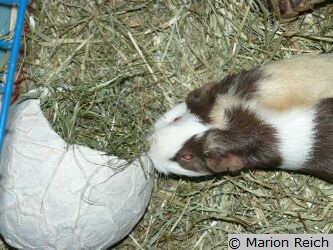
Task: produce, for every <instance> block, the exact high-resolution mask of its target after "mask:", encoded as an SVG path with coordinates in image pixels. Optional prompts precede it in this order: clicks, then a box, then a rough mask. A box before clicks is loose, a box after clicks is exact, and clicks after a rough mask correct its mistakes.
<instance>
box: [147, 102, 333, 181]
mask: <svg viewBox="0 0 333 250" xmlns="http://www.w3.org/2000/svg"><path fill="white" fill-rule="evenodd" d="M226 117H227V120H228V125H227V127H226V128H224V129H218V128H207V127H205V128H204V129H202V130H201V129H199V131H200V132H198V133H197V134H195V135H192V133H190V134H187V135H186V136H184V137H182V139H181V140H179V141H178V142H177V148H173V150H172V151H170V149H169V148H170V145H175V143H174V142H173V140H172V143H171V144H170V143H166V144H164V145H163V146H164V147H165V148H161V145H158V144H156V145H155V146H156V148H155V149H154V151H156V149H157V148H159V150H169V151H168V155H167V154H164V155H160V157H162V158H163V160H161V159H158V158H154V159H153V162H154V164H155V166H156V167H157V169H158V170H159V171H161V172H164V173H174V174H180V175H187V176H197V175H212V174H219V173H223V172H235V171H240V170H244V169H254V168H264V169H277V168H281V169H287V170H291V171H296V172H301V173H307V174H311V175H313V176H317V177H319V178H321V179H325V180H326V181H328V182H332V183H333V166H332V164H333V98H328V99H324V100H321V101H319V102H318V103H317V104H315V105H314V106H313V107H311V108H295V109H291V110H289V111H286V112H273V113H272V111H271V110H267V109H264V108H263V109H260V108H259V109H258V108H256V109H252V108H251V107H242V106H234V107H232V108H229V109H228V110H227V111H226ZM191 119H193V121H194V120H196V119H194V118H191ZM191 122H192V121H191ZM191 122H189V123H187V126H192V124H191ZM199 123H200V122H199ZM184 124H186V122H184ZM187 128H188V127H187ZM174 129H175V130H177V129H180V130H179V131H178V136H179V135H180V134H182V133H184V132H185V131H186V127H182V126H180V127H174ZM168 132H172V133H175V131H171V130H167V132H166V134H165V135H161V134H159V135H158V136H157V137H159V136H162V138H164V136H170V134H169V133H168ZM193 132H194V133H195V132H196V131H194V130H193ZM191 135H192V136H191ZM185 138H187V139H186V140H184V139H185ZM177 139H178V138H177ZM153 154H154V152H152V155H153ZM184 155H187V156H188V155H192V157H185V159H184V157H183V156H184ZM161 163H162V164H161Z"/></svg>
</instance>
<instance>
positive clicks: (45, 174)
mask: <svg viewBox="0 0 333 250" xmlns="http://www.w3.org/2000/svg"><path fill="white" fill-rule="evenodd" d="M8 128H9V129H8V132H7V137H6V141H5V145H4V149H3V153H2V158H1V165H0V176H1V179H0V230H1V234H2V235H3V237H4V239H5V240H6V241H7V242H8V243H9V244H10V245H12V246H14V247H16V248H20V249H43V250H44V249H71V250H72V249H73V250H75V249H105V248H107V247H109V246H111V245H113V244H115V243H116V242H118V241H119V240H120V239H122V238H123V237H125V236H126V235H127V234H128V233H129V232H130V231H131V230H132V229H133V227H134V226H135V224H136V223H137V222H138V220H139V219H140V218H141V216H142V215H143V213H144V211H145V209H146V206H147V204H148V201H149V198H150V194H151V190H152V179H151V171H152V167H151V163H150V161H149V159H148V158H147V157H142V158H141V159H140V161H139V160H137V161H135V162H134V163H133V164H131V165H130V166H128V167H126V168H125V169H124V170H123V171H116V170H115V169H117V168H116V166H118V164H124V161H123V160H119V159H117V158H116V157H114V156H106V155H105V154H104V153H103V152H99V151H96V150H92V149H90V148H87V147H83V146H79V145H70V146H68V145H67V144H66V143H65V142H64V140H63V139H62V138H60V137H59V135H57V134H56V133H55V132H54V130H52V128H51V127H50V125H49V123H48V121H47V120H46V119H45V117H44V115H43V113H42V112H41V110H40V107H39V101H37V100H29V101H25V102H23V103H21V104H19V105H16V106H14V107H13V108H12V110H11V116H10V119H9V125H8ZM118 170H119V168H118Z"/></svg>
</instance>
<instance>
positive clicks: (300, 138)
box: [264, 109, 315, 170]
mask: <svg viewBox="0 0 333 250" xmlns="http://www.w3.org/2000/svg"><path fill="white" fill-rule="evenodd" d="M264 113H266V112H264ZM264 116H265V120H267V121H268V122H270V123H271V124H272V125H273V126H274V127H275V128H276V129H277V132H278V139H279V151H280V154H281V156H282V164H281V166H280V168H283V169H288V170H297V169H300V168H302V166H303V164H304V163H305V162H306V161H307V160H308V159H309V158H310V157H311V154H312V148H313V145H314V142H315V122H314V119H315V110H313V109H293V110H291V111H287V112H283V113H277V112H276V113H272V112H269V113H267V114H266V115H264Z"/></svg>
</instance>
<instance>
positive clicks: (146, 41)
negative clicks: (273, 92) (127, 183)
mask: <svg viewBox="0 0 333 250" xmlns="http://www.w3.org/2000/svg"><path fill="white" fill-rule="evenodd" d="M33 16H34V20H35V24H34V23H32V22H30V33H29V35H28V36H27V37H26V38H27V39H26V42H25V46H26V51H27V54H26V56H25V57H24V59H23V60H22V64H23V65H24V67H25V69H26V70H27V71H28V73H29V78H28V80H27V89H26V91H28V90H29V89H32V88H36V87H43V88H47V89H48V91H49V93H50V95H49V96H48V97H46V98H44V99H43V101H42V108H43V110H44V112H45V114H46V116H47V117H48V119H49V121H50V122H51V124H52V125H53V127H54V129H55V130H56V131H57V132H58V133H59V134H61V135H62V136H63V138H65V140H66V141H68V142H69V143H74V142H75V143H79V144H83V145H87V146H90V147H92V148H95V149H98V150H103V151H105V152H106V153H107V154H113V155H117V156H119V157H121V158H124V159H127V160H129V161H131V160H132V159H133V158H135V157H136V156H137V155H139V154H141V153H142V152H143V151H145V150H146V149H147V142H146V138H147V135H148V134H149V133H150V132H151V127H152V123H153V122H154V120H155V119H156V118H157V117H158V116H159V115H160V114H161V113H163V112H164V111H165V110H167V109H168V108H170V107H171V106H172V105H174V104H175V103H177V102H179V101H182V100H183V99H184V98H185V96H186V94H187V92H189V91H190V90H191V89H193V88H195V87H198V86H200V85H201V84H203V83H204V82H206V81H209V80H214V79H219V78H222V77H224V76H225V75H226V74H228V73H232V72H236V71H237V70H240V69H250V68H252V67H255V66H260V65H262V64H264V63H266V62H269V61H271V60H279V59H282V58H286V57H290V56H292V55H295V54H299V53H312V54H318V53H329V52H333V27H332V23H333V5H332V3H331V2H330V1H328V3H326V4H323V5H321V6H319V8H316V9H315V10H314V11H313V12H310V13H306V14H303V15H301V16H300V17H299V18H298V20H296V21H294V22H292V23H289V24H283V25H282V24H279V23H278V22H277V21H275V20H272V19H271V18H270V16H269V12H268V11H267V10H266V8H265V4H264V1H260V0H258V1H256V0H246V1H243V0H242V1H239V0H226V1H222V0H215V1H213V0H207V1H199V0H197V1H195V0H192V1H190V0H182V1H176V0H164V1H162V0H161V1H151V0H150V1H149V0H148V1H143V0H136V1H124V0H113V1H110V0H109V1H107V0H104V1H100V0H95V1H92V0H90V1H70V0H64V1H56V0H49V1H37V9H36V10H35V11H34V12H33ZM38 96H39V94H38V93H37V94H36V93H35V94H31V93H25V94H23V95H22V97H23V98H35V97H38ZM305 232H306V233H333V186H332V185H330V184H327V183H325V182H323V181H320V180H318V179H316V178H313V177H309V176H302V175H298V174H289V173H286V172H263V171H255V172H247V173H242V174H241V175H239V176H235V177H232V176H225V177H221V178H216V179H215V178H211V179H199V180H192V179H181V178H165V177H162V176H158V178H155V188H154V192H153V195H152V200H151V203H150V205H149V208H148V210H147V213H146V214H145V216H144V218H143V219H142V220H141V221H140V222H139V224H138V225H137V226H136V228H135V229H134V231H133V232H132V233H131V234H130V235H129V236H128V237H127V238H125V239H124V240H123V241H122V242H121V243H119V244H118V245H117V246H116V247H115V248H116V249H226V246H227V234H228V233H305Z"/></svg>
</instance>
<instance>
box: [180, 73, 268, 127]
mask: <svg viewBox="0 0 333 250" xmlns="http://www.w3.org/2000/svg"><path fill="white" fill-rule="evenodd" d="M263 78H264V75H263V72H262V71H261V70H250V71H241V72H239V73H237V74H233V75H228V76H226V77H225V78H223V80H221V81H219V82H209V83H206V84H205V85H203V86H202V87H201V88H198V89H195V90H193V91H191V92H190V93H189V94H188V95H187V97H186V104H187V106H188V108H189V109H190V110H191V112H192V113H194V114H196V115H198V116H199V117H200V118H201V119H202V121H204V122H206V123H209V122H211V121H212V120H211V117H210V115H209V114H210V112H211V110H212V108H213V106H214V104H215V102H216V99H217V97H218V96H219V95H225V96H233V97H235V98H238V99H241V100H250V99H251V98H253V96H254V95H255V93H256V91H257V83H258V82H259V81H260V80H262V79H263Z"/></svg>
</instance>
